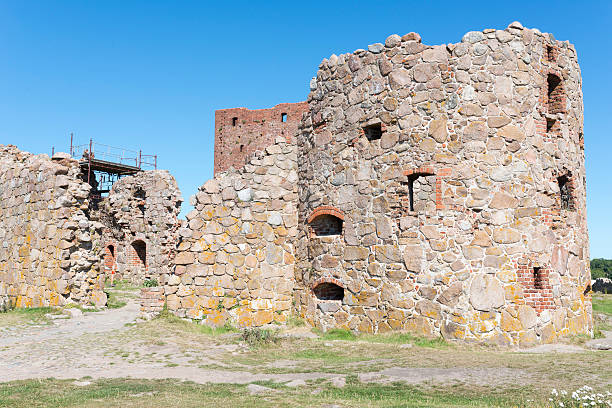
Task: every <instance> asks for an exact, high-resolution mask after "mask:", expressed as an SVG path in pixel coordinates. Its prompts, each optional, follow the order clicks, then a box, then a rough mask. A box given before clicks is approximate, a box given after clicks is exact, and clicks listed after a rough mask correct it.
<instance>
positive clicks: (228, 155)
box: [214, 102, 308, 174]
mask: <svg viewBox="0 0 612 408" xmlns="http://www.w3.org/2000/svg"><path fill="white" fill-rule="evenodd" d="M307 110H308V104H307V103H306V102H298V103H280V104H278V105H276V106H274V107H272V108H269V109H258V110H250V109H246V108H231V109H221V110H218V111H215V165H214V173H215V174H217V173H220V172H223V171H226V170H228V169H229V168H230V167H234V168H235V169H239V168H242V166H244V165H245V160H247V159H248V158H249V157H250V156H251V155H252V154H253V153H254V152H256V151H257V150H263V149H265V148H266V147H268V146H270V145H272V144H274V142H275V140H276V138H277V137H283V138H285V140H286V141H287V142H288V143H295V135H296V133H297V128H298V126H299V124H300V121H301V120H302V114H303V113H304V112H306V111H307Z"/></svg>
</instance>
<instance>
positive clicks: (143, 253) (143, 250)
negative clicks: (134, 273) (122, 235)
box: [132, 240, 147, 267]
mask: <svg viewBox="0 0 612 408" xmlns="http://www.w3.org/2000/svg"><path fill="white" fill-rule="evenodd" d="M132 249H134V255H135V256H134V258H133V259H132V263H133V264H134V265H142V266H144V267H146V266H147V244H145V243H144V241H141V240H137V241H134V242H132Z"/></svg>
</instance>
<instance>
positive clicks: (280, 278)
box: [164, 136, 298, 327]
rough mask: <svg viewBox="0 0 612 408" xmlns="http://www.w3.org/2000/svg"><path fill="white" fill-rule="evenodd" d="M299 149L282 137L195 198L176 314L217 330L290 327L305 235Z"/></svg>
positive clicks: (173, 285)
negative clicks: (297, 252)
mask: <svg viewBox="0 0 612 408" xmlns="http://www.w3.org/2000/svg"><path fill="white" fill-rule="evenodd" d="M296 163H297V146H296V145H295V144H290V143H287V141H286V139H285V138H284V137H281V136H279V137H278V138H277V140H276V143H273V144H272V145H270V146H268V147H266V148H265V149H264V150H260V151H256V152H255V153H254V154H253V155H252V156H251V158H250V160H248V162H247V164H246V165H245V166H244V167H242V168H241V169H240V170H235V169H230V170H229V171H227V172H224V173H218V174H217V175H216V176H215V177H214V178H213V179H211V180H209V181H207V182H206V183H205V184H204V185H203V186H202V187H201V188H200V191H199V192H198V193H197V194H196V195H195V196H194V197H193V198H192V202H191V203H192V205H193V206H194V207H195V209H194V210H193V211H192V212H190V213H189V214H188V215H187V220H188V225H187V226H186V227H184V228H181V229H180V230H179V234H180V242H179V245H178V253H177V255H176V258H175V263H176V268H175V270H174V273H173V274H172V275H170V276H168V278H167V279H164V283H165V290H166V302H167V306H168V309H169V310H170V311H173V312H174V313H176V314H178V315H179V316H187V317H190V318H193V319H204V320H205V322H206V323H207V324H209V325H213V326H218V325H223V324H225V323H226V322H229V323H231V324H234V325H238V326H240V327H244V326H261V325H264V324H267V323H271V322H284V321H285V320H286V318H287V317H288V316H289V314H290V313H291V309H292V298H293V286H294V285H293V283H294V279H295V278H294V276H295V275H294V264H295V258H294V245H295V240H296V237H297V222H298V214H297V181H298V179H297V169H296Z"/></svg>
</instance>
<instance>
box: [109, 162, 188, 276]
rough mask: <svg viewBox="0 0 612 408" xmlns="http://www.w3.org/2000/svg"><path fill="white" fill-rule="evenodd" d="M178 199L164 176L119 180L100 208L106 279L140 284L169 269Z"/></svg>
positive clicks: (162, 172) (160, 173) (150, 173)
mask: <svg viewBox="0 0 612 408" xmlns="http://www.w3.org/2000/svg"><path fill="white" fill-rule="evenodd" d="M181 202H182V197H181V193H180V191H179V189H178V186H177V184H176V180H175V179H174V177H172V175H170V173H169V172H168V171H166V170H152V171H142V172H139V173H137V174H135V175H133V176H127V177H123V178H121V179H120V180H118V181H117V182H116V183H115V184H114V185H113V187H112V189H111V191H110V193H109V194H108V196H107V197H105V198H104V199H103V200H102V201H101V202H100V203H99V205H98V211H97V216H98V217H99V219H100V221H101V222H102V223H103V224H104V231H103V240H102V241H103V244H104V260H103V265H104V266H103V268H104V273H105V275H106V277H110V276H111V275H112V274H115V278H116V279H126V280H128V281H130V282H132V283H135V284H142V283H143V281H144V280H146V279H156V280H157V281H159V280H160V277H161V276H162V275H168V274H169V273H170V272H171V268H172V259H173V258H174V254H175V248H176V244H177V240H178V233H177V231H178V228H179V226H180V222H179V219H178V215H179V212H180V209H181Z"/></svg>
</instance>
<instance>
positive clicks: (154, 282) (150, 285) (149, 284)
mask: <svg viewBox="0 0 612 408" xmlns="http://www.w3.org/2000/svg"><path fill="white" fill-rule="evenodd" d="M142 286H144V287H145V288H156V287H158V286H159V283H157V279H147V280H145V281H144V283H143V284H142Z"/></svg>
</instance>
